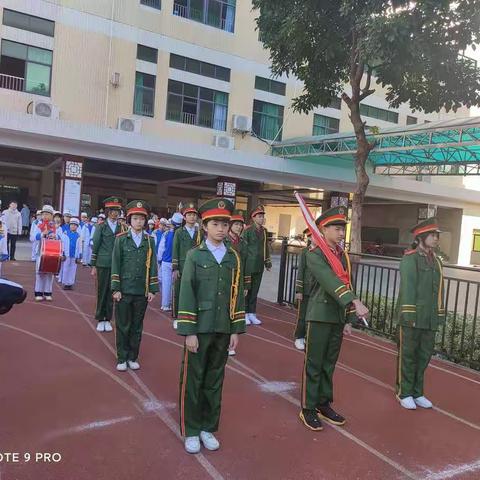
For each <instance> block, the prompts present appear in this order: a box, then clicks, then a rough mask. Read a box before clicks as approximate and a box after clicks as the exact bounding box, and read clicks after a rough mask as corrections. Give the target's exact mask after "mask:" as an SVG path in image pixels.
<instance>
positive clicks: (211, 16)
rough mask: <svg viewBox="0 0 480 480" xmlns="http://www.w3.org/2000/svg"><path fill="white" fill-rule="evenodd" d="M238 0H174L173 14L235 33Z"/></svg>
mask: <svg viewBox="0 0 480 480" xmlns="http://www.w3.org/2000/svg"><path fill="white" fill-rule="evenodd" d="M235 4H236V0H174V3H173V14H174V15H178V16H179V17H184V18H189V19H190V20H195V21H196V22H201V23H204V24H206V25H210V26H212V27H215V28H220V29H221V30H225V31H227V32H231V33H233V31H234V28H235Z"/></svg>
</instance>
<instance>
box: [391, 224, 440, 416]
mask: <svg viewBox="0 0 480 480" xmlns="http://www.w3.org/2000/svg"><path fill="white" fill-rule="evenodd" d="M412 233H413V236H414V238H415V244H414V247H415V248H414V249H412V250H410V251H408V252H406V253H405V255H404V257H403V258H402V260H401V262H400V291H399V295H398V300H397V307H396V308H397V310H396V313H397V315H396V319H397V323H398V360H397V388H396V391H397V398H398V400H399V401H400V405H401V406H402V407H404V408H406V409H408V410H415V409H416V408H417V406H418V407H422V408H432V402H431V401H430V400H429V399H428V398H426V397H425V396H424V387H423V382H424V376H425V370H426V369H427V367H428V364H429V362H430V358H431V357H432V354H433V351H434V347H435V335H436V333H437V331H438V328H439V327H440V326H441V325H443V324H444V323H445V305H444V298H445V296H444V282H443V267H442V262H441V260H440V259H439V258H438V257H437V256H436V255H435V249H436V248H437V247H438V243H439V238H440V233H441V232H440V229H439V225H438V222H437V219H436V218H429V219H427V220H424V221H423V222H421V223H419V224H418V225H416V226H415V227H414V228H413V229H412Z"/></svg>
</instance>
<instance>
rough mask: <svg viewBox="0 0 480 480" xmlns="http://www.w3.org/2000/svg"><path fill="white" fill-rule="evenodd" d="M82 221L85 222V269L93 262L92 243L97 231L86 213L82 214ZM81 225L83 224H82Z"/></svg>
mask: <svg viewBox="0 0 480 480" xmlns="http://www.w3.org/2000/svg"><path fill="white" fill-rule="evenodd" d="M82 217H83V218H82V221H83V226H82V232H81V234H80V235H81V236H82V244H83V246H82V264H83V266H84V267H86V266H88V265H90V262H91V260H92V243H91V241H92V240H93V233H94V231H95V229H94V225H93V223H92V222H90V220H89V219H88V215H87V214H86V213H82ZM80 223H81V222H80Z"/></svg>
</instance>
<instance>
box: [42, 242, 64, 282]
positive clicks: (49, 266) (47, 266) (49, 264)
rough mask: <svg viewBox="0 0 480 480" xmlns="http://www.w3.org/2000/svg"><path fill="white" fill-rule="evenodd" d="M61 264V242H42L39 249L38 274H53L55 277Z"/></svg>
mask: <svg viewBox="0 0 480 480" xmlns="http://www.w3.org/2000/svg"><path fill="white" fill-rule="evenodd" d="M61 264H62V242H61V240H48V239H44V240H42V246H41V249H40V266H39V268H38V271H39V272H40V273H53V274H54V275H57V274H58V272H59V271H60V266H61Z"/></svg>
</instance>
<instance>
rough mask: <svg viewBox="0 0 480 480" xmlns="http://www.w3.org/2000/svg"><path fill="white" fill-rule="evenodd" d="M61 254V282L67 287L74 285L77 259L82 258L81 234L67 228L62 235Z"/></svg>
mask: <svg viewBox="0 0 480 480" xmlns="http://www.w3.org/2000/svg"><path fill="white" fill-rule="evenodd" d="M62 243H63V256H64V257H65V260H64V262H63V268H62V283H63V285H65V286H67V287H71V286H73V285H75V278H76V275H77V260H81V259H82V236H81V235H80V233H79V232H78V230H77V231H76V232H73V231H71V230H69V231H68V232H67V233H64V234H63V236H62Z"/></svg>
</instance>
